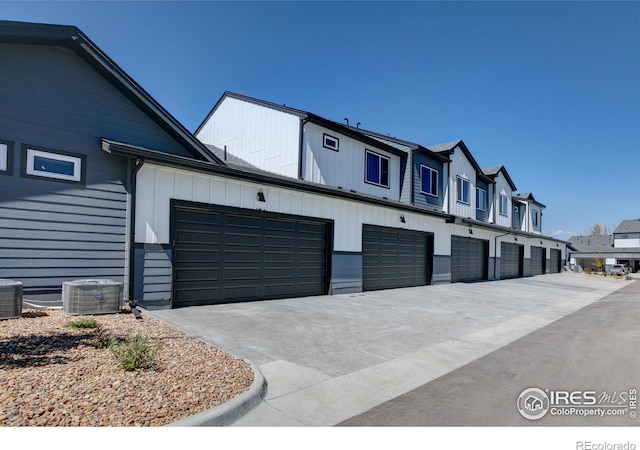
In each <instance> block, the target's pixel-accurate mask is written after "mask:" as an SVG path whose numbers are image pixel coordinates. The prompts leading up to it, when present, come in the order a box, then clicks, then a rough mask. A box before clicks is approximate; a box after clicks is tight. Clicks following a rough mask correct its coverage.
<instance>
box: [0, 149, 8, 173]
mask: <svg viewBox="0 0 640 450" xmlns="http://www.w3.org/2000/svg"><path fill="white" fill-rule="evenodd" d="M8 171H9V147H8V145H7V144H5V143H4V142H0V172H8Z"/></svg>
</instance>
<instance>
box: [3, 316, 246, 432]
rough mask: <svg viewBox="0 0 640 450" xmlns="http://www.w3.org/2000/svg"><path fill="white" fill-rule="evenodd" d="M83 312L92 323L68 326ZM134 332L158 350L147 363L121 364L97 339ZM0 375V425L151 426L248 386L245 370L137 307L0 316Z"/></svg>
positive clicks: (203, 407) (193, 411)
mask: <svg viewBox="0 0 640 450" xmlns="http://www.w3.org/2000/svg"><path fill="white" fill-rule="evenodd" d="M88 318H89V319H95V321H96V322H97V323H98V325H99V328H98V329H96V328H85V329H75V328H72V327H70V326H69V323H70V322H73V321H78V320H82V319H88ZM96 330H100V331H96ZM135 335H139V336H144V337H146V338H148V341H147V343H146V345H147V347H148V348H151V349H158V353H157V355H156V357H155V359H154V361H153V364H151V365H150V366H149V367H147V368H143V369H135V370H132V371H126V370H123V369H121V368H120V366H119V364H118V361H117V360H116V358H115V356H114V353H113V352H112V350H111V349H110V348H109V346H108V345H105V343H106V341H107V340H112V339H113V338H115V339H118V340H121V341H123V340H127V339H129V340H130V339H131V338H133V337H134V336H135ZM105 337H107V338H108V339H101V338H105ZM0 380H2V389H0V426H46V427H51V426H59V427H60V426H81V427H99V426H117V427H133V426H144V427H153V426H162V425H166V424H169V423H171V422H174V421H177V420H180V419H183V418H185V417H188V416H190V415H193V414H197V413H199V412H202V411H205V410H207V409H210V408H212V407H214V406H217V405H220V404H221V403H224V402H227V401H229V400H231V399H232V398H234V397H236V396H237V395H239V394H241V393H242V392H244V391H246V390H247V389H249V387H250V385H251V383H252V381H253V372H252V371H251V369H250V366H249V364H247V363H246V362H245V361H242V360H239V359H237V358H234V357H232V356H230V355H228V354H226V353H224V352H222V351H220V350H218V349H216V348H214V347H211V346H209V345H207V344H205V343H203V342H201V341H199V340H197V339H194V338H191V337H189V336H188V335H186V334H185V333H183V332H181V331H179V330H177V329H175V328H173V327H171V326H169V325H167V324H165V323H163V322H160V321H159V320H157V319H155V318H153V317H151V316H148V315H145V314H144V312H142V319H136V318H135V317H134V315H133V314H131V312H130V311H129V310H125V311H123V313H119V314H104V315H95V316H71V315H67V314H65V313H64V312H62V311H61V310H54V309H46V310H23V313H22V317H21V318H17V319H8V320H1V321H0Z"/></svg>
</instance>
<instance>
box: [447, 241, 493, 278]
mask: <svg viewBox="0 0 640 450" xmlns="http://www.w3.org/2000/svg"><path fill="white" fill-rule="evenodd" d="M488 277H489V241H483V240H480V239H472V238H467V237H462V236H451V282H452V283H455V282H457V281H478V280H486V279H488Z"/></svg>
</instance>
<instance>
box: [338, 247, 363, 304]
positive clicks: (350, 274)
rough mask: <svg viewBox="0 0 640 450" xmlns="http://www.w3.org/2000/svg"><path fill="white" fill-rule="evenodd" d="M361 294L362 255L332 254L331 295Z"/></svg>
mask: <svg viewBox="0 0 640 450" xmlns="http://www.w3.org/2000/svg"><path fill="white" fill-rule="evenodd" d="M352 292H362V253H347V252H334V253H333V255H332V257H331V290H330V293H331V294H347V293H352Z"/></svg>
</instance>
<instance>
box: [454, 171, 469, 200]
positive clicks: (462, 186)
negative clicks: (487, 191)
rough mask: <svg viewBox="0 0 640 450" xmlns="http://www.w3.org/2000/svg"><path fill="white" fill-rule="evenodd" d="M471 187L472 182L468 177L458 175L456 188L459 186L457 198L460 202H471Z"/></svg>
mask: <svg viewBox="0 0 640 450" xmlns="http://www.w3.org/2000/svg"><path fill="white" fill-rule="evenodd" d="M470 187H471V183H470V182H469V180H468V179H466V178H462V177H458V178H457V180H456V188H457V194H456V195H457V200H458V201H459V202H460V203H466V204H467V205H468V204H469V189H470Z"/></svg>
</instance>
